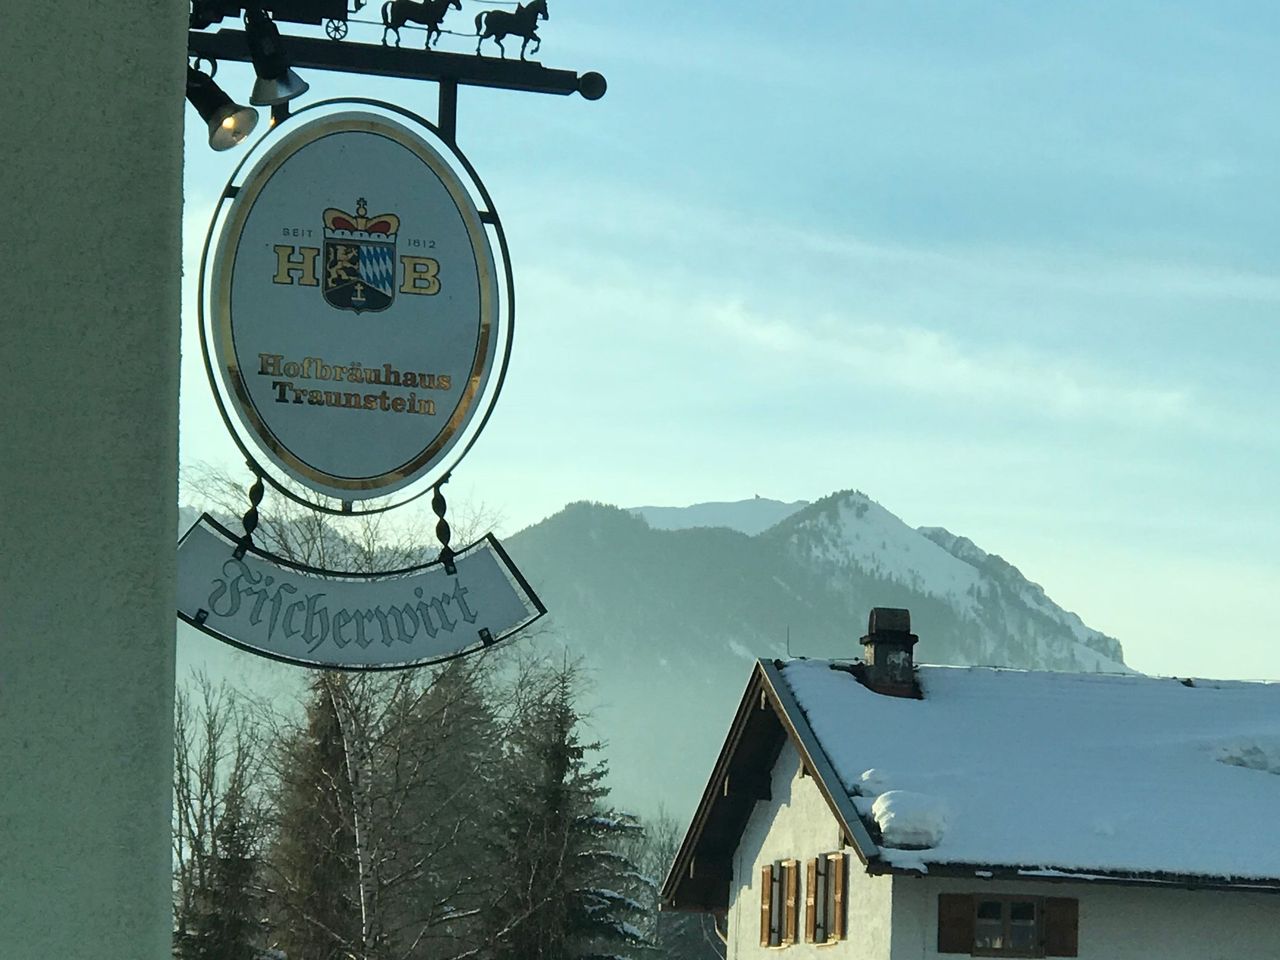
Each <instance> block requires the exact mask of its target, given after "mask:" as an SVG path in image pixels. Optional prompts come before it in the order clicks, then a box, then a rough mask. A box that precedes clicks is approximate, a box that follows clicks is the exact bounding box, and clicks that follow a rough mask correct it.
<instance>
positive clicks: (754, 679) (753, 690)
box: [659, 661, 780, 906]
mask: <svg viewBox="0 0 1280 960" xmlns="http://www.w3.org/2000/svg"><path fill="white" fill-rule="evenodd" d="M762 687H763V674H762V672H761V669H760V662H759V661H758V662H757V664H756V667H755V668H754V669H753V670H752V671H751V677H750V679H749V680H748V681H747V686H746V689H745V690H744V691H743V694H742V700H741V701H740V702H739V704H738V709H737V711H736V712H735V713H734V717H733V720H732V722H731V723H730V726H729V730H728V733H727V734H726V735H725V740H724V744H723V745H722V746H721V748H720V754H719V756H718V757H717V758H716V762H715V765H714V766H713V767H712V770H711V775H710V776H709V777H708V779H707V785H706V787H705V788H704V789H703V791H702V797H701V799H700V800H699V801H698V806H697V807H696V808H695V810H694V814H693V818H692V819H691V820H690V823H689V827H688V829H687V830H686V831H685V836H684V840H683V841H682V842H681V844H680V848H679V850H677V851H676V855H675V858H674V860H673V861H672V863H671V869H670V870H669V871H668V873H667V877H666V879H665V880H664V881H663V884H662V889H661V891H660V894H659V896H660V899H661V902H662V903H664V904H670V905H673V906H674V905H675V904H676V903H677V898H676V893H677V888H678V887H679V886H680V884H681V882H682V881H683V880H685V879H686V878H687V877H689V876H691V874H692V872H693V871H692V867H693V864H694V862H695V859H694V855H695V853H696V851H697V849H698V847H699V844H700V843H701V840H702V834H703V831H704V830H705V828H706V826H707V823H708V821H709V820H710V819H711V815H712V813H713V812H714V810H715V808H716V806H717V802H718V800H719V799H720V797H721V794H722V791H723V787H724V781H725V779H726V777H727V775H728V770H729V767H730V765H731V762H732V760H733V757H734V754H735V753H736V752H737V750H738V746H739V744H740V743H741V741H742V737H743V734H744V732H745V730H746V727H747V722H748V720H749V718H750V715H751V713H752V711H753V710H755V709H757V702H758V701H759V699H760V697H761V696H762ZM770 702H771V703H773V701H770ZM772 712H773V713H774V714H775V715H777V713H778V711H777V709H776V707H775V709H774V710H773V711H772ZM779 719H780V718H779Z"/></svg>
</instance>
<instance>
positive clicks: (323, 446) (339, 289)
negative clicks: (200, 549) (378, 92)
mask: <svg viewBox="0 0 1280 960" xmlns="http://www.w3.org/2000/svg"><path fill="white" fill-rule="evenodd" d="M321 106H322V107H327V108H328V109H322V110H320V111H319V115H318V116H317V117H316V118H315V119H307V118H306V115H307V114H308V113H309V112H311V111H310V110H308V111H302V112H301V113H300V114H299V115H297V116H296V117H294V118H293V119H291V120H290V121H289V122H288V123H287V124H286V125H285V126H286V128H287V129H285V130H283V131H279V132H275V131H273V133H272V134H269V135H268V137H267V138H264V140H269V141H270V144H269V146H267V147H265V148H263V149H262V150H261V154H260V156H258V157H257V159H256V161H255V162H253V163H252V165H250V164H249V162H248V160H246V163H245V164H244V165H242V168H241V171H237V173H236V175H235V176H233V178H232V182H231V184H230V185H229V186H228V188H227V191H226V193H225V195H224V198H223V201H222V203H220V205H219V210H218V213H217V215H216V216H215V220H214V225H213V228H211V232H210V240H209V243H208V244H207V246H206V252H205V262H204V264H203V267H202V271H201V285H202V298H201V306H202V309H203V311H204V314H205V315H204V317H203V321H202V323H201V332H202V335H203V337H204V346H205V357H206V363H207V365H208V367H209V373H210V379H211V381H212V382H213V384H214V387H215V389H214V393H215V396H216V397H217V400H218V403H219V406H220V407H221V408H222V411H223V416H224V419H226V420H227V422H228V426H229V427H230V429H231V430H232V432H233V434H234V435H235V437H236V439H237V442H238V443H239V444H240V446H241V448H242V450H244V452H245V454H246V455H247V456H248V457H249V458H250V459H251V460H252V461H254V463H255V464H256V465H257V466H259V467H260V468H262V472H263V473H264V475H265V476H267V478H268V480H270V481H272V482H273V484H274V485H276V486H277V487H279V488H280V489H282V490H285V492H289V491H288V488H287V487H286V486H285V485H284V484H282V483H281V482H280V478H287V479H288V480H292V481H294V482H295V483H297V484H300V485H301V486H303V487H305V488H307V489H309V490H311V491H312V492H314V493H317V494H320V495H321V496H323V497H327V498H331V499H333V500H337V501H339V502H340V503H341V504H342V507H343V510H344V511H346V512H352V511H353V506H354V505H357V504H360V503H362V502H365V501H369V500H371V499H373V498H385V497H394V496H396V495H399V499H400V500H401V501H403V499H406V498H407V497H408V496H411V495H413V490H416V492H419V493H420V492H422V491H423V490H425V489H426V488H427V487H428V486H430V485H431V484H432V483H433V482H435V481H436V480H438V479H439V478H440V477H442V476H444V475H446V474H447V473H448V470H449V468H450V467H451V466H452V465H453V464H454V463H456V462H457V460H458V459H460V458H461V456H462V455H463V454H464V453H465V452H466V450H467V448H468V447H469V446H470V444H471V443H472V442H473V441H474V440H475V437H476V435H477V434H478V433H479V431H480V429H481V427H482V426H483V424H484V421H485V419H486V418H487V415H488V413H489V410H490V409H491V407H492V405H493V402H494V400H495V399H496V396H497V392H498V389H499V388H500V385H501V379H502V375H503V373H504V371H505V368H506V362H507V357H508V352H509V347H510V338H511V331H512V324H511V316H510V309H511V300H512V297H511V289H510V286H511V283H510V271H509V269H508V266H507V260H506V256H505V251H506V244H505V240H504V238H503V235H502V231H501V227H500V224H499V221H498V218H497V215H496V213H495V212H494V211H493V209H492V204H491V203H489V200H488V194H487V192H486V191H485V190H484V187H483V186H482V185H481V183H480V181H479V180H478V179H477V178H476V177H475V175H474V173H473V172H472V170H471V167H470V165H469V164H468V163H467V162H466V160H465V159H464V158H463V157H462V155H461V154H460V153H458V151H457V149H456V147H454V146H453V145H452V144H450V143H446V142H445V141H444V140H442V139H441V138H440V137H439V136H438V135H436V133H435V132H434V130H433V129H432V128H430V127H429V126H427V125H426V124H425V123H422V122H419V121H416V120H415V119H411V118H410V117H409V115H407V114H402V113H400V112H398V111H396V110H395V109H394V108H387V107H383V108H381V109H371V108H370V106H376V105H370V106H365V107H363V108H362V109H359V110H354V109H341V108H335V105H334V104H326V105H321ZM313 109H314V108H313ZM277 133H278V135H277ZM250 159H252V157H251V158H250ZM242 171H243V172H242ZM411 488H412V490H411ZM406 491H409V492H408V493H406ZM383 502H385V501H383ZM354 512H360V510H358V509H356V510H354Z"/></svg>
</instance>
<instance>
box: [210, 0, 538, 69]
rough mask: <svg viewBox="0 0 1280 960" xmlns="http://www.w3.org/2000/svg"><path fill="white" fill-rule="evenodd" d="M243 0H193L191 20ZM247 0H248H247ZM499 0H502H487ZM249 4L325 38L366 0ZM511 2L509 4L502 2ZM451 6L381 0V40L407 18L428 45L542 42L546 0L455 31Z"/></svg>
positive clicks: (443, 0) (230, 9)
mask: <svg viewBox="0 0 1280 960" xmlns="http://www.w3.org/2000/svg"><path fill="white" fill-rule="evenodd" d="M245 2H246V0H192V12H191V26H192V28H194V29H197V30H200V29H203V28H205V27H207V26H210V25H211V24H214V23H218V22H221V21H222V20H223V18H225V17H238V16H240V14H241V12H242V11H243V10H244V9H245ZM251 2H252V0H251ZM491 2H495V3H499V4H501V3H503V0H491ZM253 5H254V6H256V7H259V8H261V9H263V10H265V11H266V12H268V13H270V14H271V17H272V19H273V20H278V21H288V22H290V23H308V24H313V25H316V26H319V25H320V24H323V25H324V32H325V35H326V36H327V37H328V38H329V39H330V40H342V39H345V38H346V36H347V32H348V30H349V23H350V22H351V21H352V20H353V18H354V15H355V14H357V13H359V12H360V11H361V10H363V9H364V8H365V7H366V6H367V5H368V0H256V2H254V3H253ZM507 5H508V6H510V4H509V3H508V4H507ZM450 9H454V10H461V9H462V0H385V2H384V3H383V4H382V7H381V14H382V17H381V21H380V22H381V26H382V43H383V44H384V45H386V44H387V38H388V36H390V35H392V34H394V35H395V38H396V43H395V45H396V46H397V47H398V46H400V28H401V27H404V26H405V25H406V24H410V23H414V24H421V25H422V26H424V27H426V30H427V42H426V47H427V49H430V48H431V45H432V42H433V40H434V41H435V42H439V39H440V36H441V35H442V34H444V33H451V34H454V35H455V36H463V37H477V38H478V39H477V41H476V53H477V54H478V53H480V48H481V45H482V44H483V43H484V41H486V40H493V42H494V43H496V44H497V45H498V51H499V54H500V55H501V56H503V57H505V56H506V55H507V51H506V48H505V47H504V46H503V45H502V41H503V40H504V39H505V38H506V37H512V36H514V37H521V38H522V39H523V41H524V42H523V43H521V45H520V59H521V60H523V59H524V55H525V52H526V50H528V47H529V42H530V41H533V49H532V50H530V51H528V52H531V53H537V51H538V48H539V47H540V46H541V45H542V38H541V37H539V36H538V24H539V23H540V22H541V21H543V20H546V19H547V17H548V13H547V0H530V2H528V3H517V4H515V10H482V11H480V12H479V13H478V14H476V16H475V29H474V31H472V30H467V31H466V32H465V33H464V32H459V31H457V30H445V29H444V28H443V27H442V26H441V24H442V23H443V22H444V18H445V15H446V14H447V13H448V12H449V10H450ZM354 22H357V23H371V24H374V25H377V24H378V23H379V21H377V20H372V21H371V20H356V21H354Z"/></svg>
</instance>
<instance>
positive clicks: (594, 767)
mask: <svg viewBox="0 0 1280 960" xmlns="http://www.w3.org/2000/svg"><path fill="white" fill-rule="evenodd" d="M545 679H546V683H545V684H544V685H543V688H542V690H541V691H540V692H539V694H538V695H537V696H535V697H533V698H532V700H531V702H530V703H529V704H528V705H527V706H526V707H525V709H524V711H523V716H522V718H521V720H522V722H521V723H520V724H519V726H518V727H517V728H516V729H515V731H513V737H512V740H511V743H510V753H509V756H508V766H509V771H510V772H509V776H508V779H507V781H506V782H505V783H504V784H503V789H502V795H501V799H500V803H499V809H500V815H501V824H500V826H501V837H502V841H501V851H500V853H501V855H500V856H499V858H498V860H499V862H500V863H501V864H502V867H501V869H502V873H503V876H504V878H505V881H506V884H507V889H506V891H505V895H504V896H503V897H502V900H501V901H500V904H499V908H498V910H497V916H496V922H495V925H494V926H495V929H496V930H498V931H499V937H500V939H499V944H498V955H499V956H501V957H509V958H512V960H586V958H591V957H603V956H609V957H621V956H627V955H629V953H633V952H635V950H636V949H637V948H641V947H643V946H644V942H645V940H644V934H643V932H642V931H641V929H640V928H639V927H638V926H637V925H636V922H637V921H639V920H640V919H641V917H642V915H643V913H644V910H645V908H644V905H643V904H642V903H641V902H640V901H639V900H637V899H636V897H635V895H634V894H635V893H636V890H637V884H638V882H639V874H638V872H637V871H636V870H635V868H634V866H633V865H632V863H631V861H630V860H629V858H628V857H627V856H626V855H625V853H624V852H623V846H624V841H625V839H626V838H627V837H628V836H631V835H633V834H634V833H635V832H636V831H637V830H638V827H637V825H636V824H635V822H634V820H633V818H631V817H628V816H626V815H623V814H618V813H617V812H615V811H613V810H612V809H610V808H609V807H608V806H607V804H606V801H607V798H608V788H607V787H606V786H605V784H604V778H605V773H606V771H605V766H604V764H603V763H601V762H591V761H589V760H588V759H587V753H588V751H591V750H597V749H598V748H599V744H596V743H585V744H584V743H583V742H582V739H581V736H580V733H579V724H580V721H581V717H580V716H579V715H578V713H577V711H576V709H575V707H574V689H573V687H574V681H575V671H574V669H573V668H572V667H567V666H566V667H565V668H563V669H561V670H556V671H551V672H549V673H548V674H547V675H546V677H545Z"/></svg>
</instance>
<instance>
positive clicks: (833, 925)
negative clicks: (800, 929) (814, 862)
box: [827, 853, 845, 940]
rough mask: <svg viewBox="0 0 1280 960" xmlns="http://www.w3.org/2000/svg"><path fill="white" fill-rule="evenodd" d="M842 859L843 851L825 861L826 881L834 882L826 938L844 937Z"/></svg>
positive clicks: (843, 858) (843, 857)
mask: <svg viewBox="0 0 1280 960" xmlns="http://www.w3.org/2000/svg"><path fill="white" fill-rule="evenodd" d="M844 861H845V856H844V854H843V853H841V854H838V855H836V856H834V857H832V858H831V859H830V860H829V861H828V862H827V883H830V884H834V886H833V887H832V898H831V903H832V912H833V913H834V914H835V915H834V916H831V917H827V939H828V940H843V939H844V928H845V923H844V915H845V896H844V889H845V888H844V883H845V878H844Z"/></svg>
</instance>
